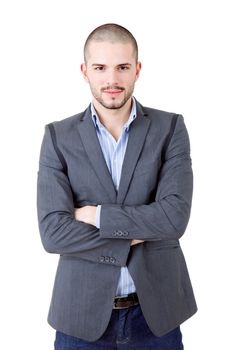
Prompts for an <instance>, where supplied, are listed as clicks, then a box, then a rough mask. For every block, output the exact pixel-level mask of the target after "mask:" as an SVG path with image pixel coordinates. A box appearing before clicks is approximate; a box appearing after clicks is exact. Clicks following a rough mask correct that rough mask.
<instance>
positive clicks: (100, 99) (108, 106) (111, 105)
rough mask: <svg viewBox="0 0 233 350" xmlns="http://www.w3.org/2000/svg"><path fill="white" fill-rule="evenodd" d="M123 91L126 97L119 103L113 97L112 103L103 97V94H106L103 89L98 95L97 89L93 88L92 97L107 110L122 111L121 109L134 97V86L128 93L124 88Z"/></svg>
mask: <svg viewBox="0 0 233 350" xmlns="http://www.w3.org/2000/svg"><path fill="white" fill-rule="evenodd" d="M122 90H123V93H124V97H123V99H122V100H120V101H117V99H116V98H115V97H112V98H111V102H107V101H105V100H104V98H103V97H102V94H104V92H103V91H102V89H101V92H100V93H98V92H97V91H96V90H95V89H93V88H91V91H92V95H93V96H94V98H95V99H96V100H97V101H98V102H99V103H100V104H101V106H103V107H104V108H106V109H120V108H122V107H123V106H124V105H125V104H126V103H127V101H128V100H129V99H130V98H131V97H132V95H133V91H134V84H133V85H132V86H130V88H129V90H128V92H127V91H126V90H125V89H123V88H122Z"/></svg>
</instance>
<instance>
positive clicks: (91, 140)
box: [79, 107, 116, 203]
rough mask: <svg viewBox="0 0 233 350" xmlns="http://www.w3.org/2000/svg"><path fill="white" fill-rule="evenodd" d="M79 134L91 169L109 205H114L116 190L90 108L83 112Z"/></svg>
mask: <svg viewBox="0 0 233 350" xmlns="http://www.w3.org/2000/svg"><path fill="white" fill-rule="evenodd" d="M79 133H80V137H81V139H82V143H83V146H84V148H85V150H86V153H87V155H88V158H89V160H90V162H91V164H92V167H93V169H94V171H95V173H96V175H97V176H98V178H99V180H100V182H101V184H102V185H103V189H105V190H106V191H107V193H108V195H109V199H110V203H115V202H116V190H115V187H114V184H113V181H112V178H111V175H110V173H109V170H108V167H107V164H106V162H105V159H104V156H103V153H102V150H101V146H100V143H99V140H98V136H97V134H96V130H95V126H94V123H93V121H92V118H91V109H90V107H89V108H87V110H86V111H85V112H84V115H83V117H82V119H81V121H80V123H79Z"/></svg>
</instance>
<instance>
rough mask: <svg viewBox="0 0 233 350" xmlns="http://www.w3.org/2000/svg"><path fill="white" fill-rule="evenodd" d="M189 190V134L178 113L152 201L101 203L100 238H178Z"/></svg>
mask: <svg viewBox="0 0 233 350" xmlns="http://www.w3.org/2000/svg"><path fill="white" fill-rule="evenodd" d="M145 185H146V184H145ZM155 186H156V184H155ZM192 189H193V174H192V167H191V158H190V144H189V136H188V133H187V130H186V127H185V124H184V120H183V117H182V116H181V115H179V116H178V118H177V122H176V125H175V128H174V132H173V135H172V137H171V139H170V142H169V144H168V146H167V149H166V152H165V156H164V161H163V164H162V168H161V172H160V177H159V181H158V184H157V191H156V195H155V198H154V201H153V202H152V203H149V204H147V205H138V206H137V205H136V206H127V205H105V204H103V205H102V206H101V216H100V235H101V237H104V238H115V239H119V238H121V239H122V238H123V239H130V240H131V239H141V240H161V239H179V238H180V237H181V236H182V235H183V233H184V232H185V229H186V226H187V224H188V220H189V216H190V209H191V201H192Z"/></svg>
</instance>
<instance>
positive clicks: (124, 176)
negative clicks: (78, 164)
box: [79, 101, 150, 204]
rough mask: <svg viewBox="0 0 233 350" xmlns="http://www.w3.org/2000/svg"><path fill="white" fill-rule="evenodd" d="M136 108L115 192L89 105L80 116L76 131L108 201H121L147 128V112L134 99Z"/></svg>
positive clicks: (148, 123)
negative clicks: (117, 187) (117, 188)
mask: <svg viewBox="0 0 233 350" xmlns="http://www.w3.org/2000/svg"><path fill="white" fill-rule="evenodd" d="M136 108H137V118H136V119H135V120H134V121H133V122H132V123H131V125H130V132H129V139H128V143H127V148H126V153H125V158H124V162H123V166H122V172H121V180H120V186H119V190H118V193H116V190H115V187H114V184H113V181H112V178H111V175H110V173H109V171H108V167H107V164H106V162H105V159H104V156H103V153H102V150H101V146H100V143H99V140H98V136H97V134H96V130H95V125H94V123H93V120H92V117H91V104H90V105H89V107H88V108H87V109H86V111H85V112H84V113H83V115H82V117H81V118H80V123H79V133H80V137H81V140H82V143H83V146H84V148H85V150H86V153H87V155H88V158H89V160H90V162H91V164H92V167H93V169H94V171H95V173H96V175H97V176H98V178H99V181H100V182H101V184H102V186H103V191H104V190H105V191H107V193H108V196H109V199H110V203H111V204H113V203H118V204H121V203H123V202H124V199H125V197H126V195H127V192H128V188H129V185H130V181H131V178H132V176H133V173H134V169H135V167H136V165H137V161H138V159H139V157H140V154H141V152H142V149H143V145H144V142H145V139H146V135H147V132H148V129H149V125H150V121H149V119H148V118H147V117H146V116H147V114H146V113H145V112H144V109H143V107H142V106H141V105H140V104H139V103H138V102H137V101H136Z"/></svg>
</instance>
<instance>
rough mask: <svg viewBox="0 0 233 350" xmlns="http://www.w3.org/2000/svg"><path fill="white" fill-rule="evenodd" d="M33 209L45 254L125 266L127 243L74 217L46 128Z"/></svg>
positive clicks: (65, 180) (69, 193)
mask: <svg viewBox="0 0 233 350" xmlns="http://www.w3.org/2000/svg"><path fill="white" fill-rule="evenodd" d="M37 211H38V222H39V230H40V235H41V240H42V243H43V246H44V248H45V250H46V251H48V252H49V253H56V254H61V255H72V256H76V257H78V258H81V259H86V260H89V261H92V262H100V263H106V264H111V265H116V266H124V265H126V260H127V257H128V253H129V250H130V242H126V241H124V240H118V241H115V242H113V241H112V240H110V239H108V238H103V237H101V236H100V234H99V230H98V229H97V228H96V227H94V226H92V225H88V224H85V223H83V222H80V221H77V220H75V218H74V203H73V194H72V189H71V186H70V183H69V179H68V176H67V175H66V173H65V172H64V170H63V166H62V164H61V161H60V159H59V157H58V155H57V152H56V151H55V148H54V144H53V142H52V138H51V134H50V130H49V128H48V127H46V129H45V135H44V138H43V142H42V146H41V152H40V162H39V172H38V182H37Z"/></svg>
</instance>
